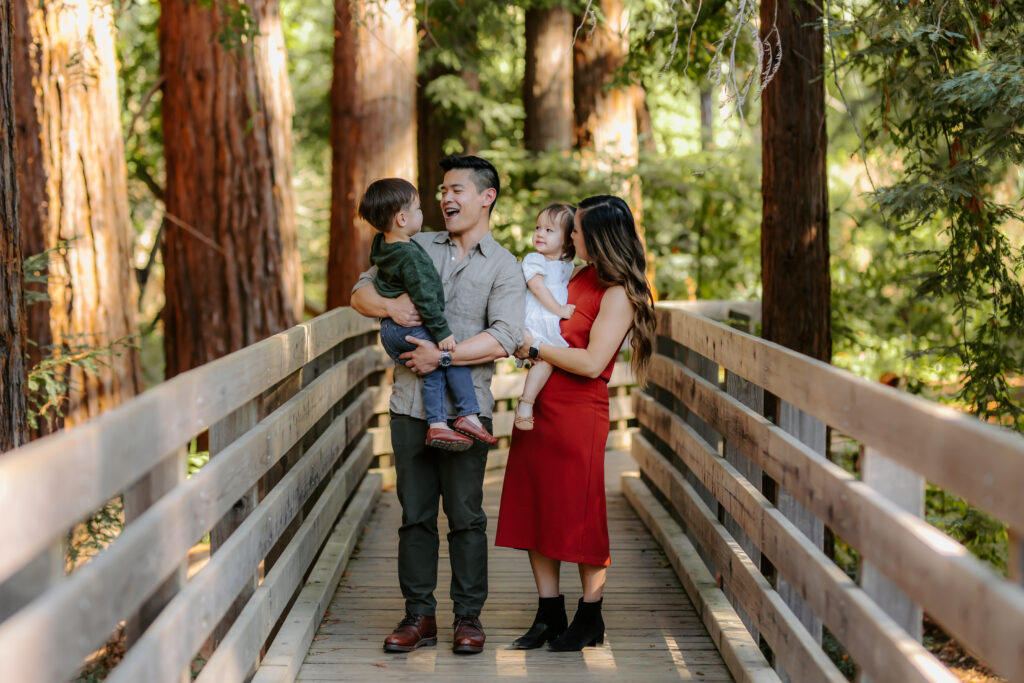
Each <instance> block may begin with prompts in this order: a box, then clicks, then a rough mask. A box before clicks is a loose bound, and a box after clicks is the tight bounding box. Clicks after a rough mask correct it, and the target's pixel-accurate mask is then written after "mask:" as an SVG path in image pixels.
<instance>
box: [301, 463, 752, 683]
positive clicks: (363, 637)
mask: <svg viewBox="0 0 1024 683" xmlns="http://www.w3.org/2000/svg"><path fill="white" fill-rule="evenodd" d="M632 468H633V462H632V460H631V459H630V458H629V456H628V454H623V453H620V452H614V453H612V452H610V453H609V458H608V460H607V470H608V472H607V477H606V479H607V490H608V522H609V527H610V533H611V542H612V562H613V564H612V566H611V568H610V569H609V571H608V587H607V589H606V591H605V599H604V617H605V622H606V624H607V627H606V635H605V643H604V645H603V646H601V647H596V648H586V649H585V650H584V651H583V652H582V653H553V652H548V651H547V650H544V649H541V650H532V651H529V652H526V651H522V650H513V649H511V648H510V644H511V642H512V640H514V639H515V638H516V637H518V636H519V635H521V634H522V633H523V632H525V631H526V629H527V628H529V625H530V622H531V621H532V618H533V612H534V609H535V606H536V592H535V589H534V584H533V577H532V575H531V573H530V568H529V563H528V562H527V559H526V554H525V553H523V552H521V551H516V550H509V549H507V548H495V547H494V533H495V526H496V520H497V515H498V501H499V498H500V494H501V477H502V470H495V471H491V472H488V473H487V477H486V478H485V482H484V509H485V511H486V512H487V516H488V521H489V523H488V530H487V531H488V538H489V541H490V544H491V552H490V556H489V568H488V575H489V583H490V594H489V597H488V600H487V604H486V605H485V607H484V612H483V614H481V621H482V622H483V625H484V629H485V631H486V632H487V647H486V649H485V650H484V652H483V653H482V654H479V655H469V656H467V655H455V654H453V653H452V652H451V640H452V628H451V618H452V617H451V609H452V603H451V600H450V598H449V597H448V586H449V582H450V578H451V571H450V566H449V564H448V554H447V543H446V541H445V538H444V535H445V533H446V531H447V521H446V520H445V519H444V514H443V512H442V513H441V519H440V520H439V522H438V528H439V530H440V532H441V551H440V555H441V558H440V560H439V563H438V588H437V591H436V596H437V601H438V606H437V615H438V644H437V647H427V648H421V649H419V650H417V651H415V652H412V653H410V654H407V655H403V654H389V653H385V652H383V650H382V648H381V645H382V643H383V639H384V637H385V636H386V635H387V634H389V633H390V632H391V629H392V628H394V625H395V624H396V623H397V622H398V620H399V619H400V618H401V617H402V613H403V606H404V602H403V600H402V598H401V592H400V590H399V588H398V576H397V549H398V526H399V523H400V518H401V510H400V507H399V505H398V501H397V498H396V496H395V492H394V490H390V491H385V492H384V494H383V495H382V496H381V501H380V503H379V505H378V508H377V509H376V510H375V511H374V513H373V517H372V518H371V519H370V522H369V524H368V525H367V528H366V530H365V532H364V534H363V537H362V538H361V539H360V541H359V547H358V548H357V549H356V551H355V552H354V553H353V555H352V559H351V560H350V562H349V566H348V567H347V568H346V571H345V574H344V576H343V578H342V580H341V583H340V584H339V586H338V589H337V591H336V592H335V595H334V598H333V600H332V601H331V605H330V607H329V608H328V611H327V614H326V616H325V618H324V621H323V623H322V624H321V625H320V628H319V630H318V632H317V636H316V638H315V639H314V641H313V644H312V646H311V647H310V650H309V653H308V654H307V656H306V659H305V661H304V662H303V665H302V668H301V669H300V671H299V680H300V681H341V680H345V681H352V680H385V679H387V680H411V679H417V680H419V679H424V678H433V679H436V680H448V679H461V678H466V679H469V678H473V679H480V678H484V677H491V678H494V677H508V678H531V677H532V678H536V679H540V680H550V679H552V678H554V677H556V676H557V677H558V678H559V679H560V680H567V681H571V680H583V679H587V680H592V679H594V678H598V679H611V678H621V677H623V676H628V677H630V678H633V679H641V680H678V681H715V682H718V681H731V680H732V678H731V676H730V674H729V672H728V670H727V669H726V667H725V664H724V663H723V661H722V658H721V656H720V655H719V653H718V651H717V650H716V649H715V646H714V643H713V642H712V640H711V638H710V637H709V636H708V633H707V630H706V629H705V627H704V625H703V624H702V623H701V619H700V616H699V615H698V614H697V612H696V611H695V610H694V608H693V605H692V604H691V603H690V601H689V599H688V597H687V595H686V593H685V592H684V591H683V589H682V587H681V586H680V584H679V580H678V579H677V578H676V576H675V574H674V573H673V571H672V568H671V567H670V566H669V564H668V562H667V560H666V559H665V557H664V555H663V554H662V553H661V551H660V549H659V548H658V546H657V544H656V543H655V541H654V539H653V538H652V537H651V536H650V534H649V533H648V532H647V530H646V528H645V527H644V525H643V523H642V522H641V521H640V520H639V519H638V518H637V516H636V515H635V514H634V513H633V511H632V510H631V509H630V507H629V504H628V503H627V502H626V500H625V498H624V497H623V496H622V494H621V486H620V484H619V475H620V473H621V472H622V471H623V470H624V469H632ZM574 569H575V568H574V567H571V566H567V567H564V568H563V572H562V582H563V592H564V593H565V595H566V607H567V609H568V610H569V616H570V619H571V618H572V613H573V612H574V611H575V607H576V601H577V599H578V598H579V595H580V587H579V578H578V577H577V575H576V572H575V570H574Z"/></svg>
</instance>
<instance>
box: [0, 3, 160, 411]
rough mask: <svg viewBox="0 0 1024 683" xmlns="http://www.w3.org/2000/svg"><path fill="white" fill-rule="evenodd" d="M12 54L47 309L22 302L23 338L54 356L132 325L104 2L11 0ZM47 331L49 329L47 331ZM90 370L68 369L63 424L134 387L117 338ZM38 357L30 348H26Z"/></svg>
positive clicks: (113, 71) (108, 12) (28, 211)
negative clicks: (25, 312)
mask: <svg viewBox="0 0 1024 683" xmlns="http://www.w3.org/2000/svg"><path fill="white" fill-rule="evenodd" d="M14 4H15V5H18V7H17V20H18V26H19V28H20V30H19V31H18V32H17V41H18V44H17V47H16V51H15V55H16V59H17V62H18V66H17V77H16V79H15V88H17V94H16V98H17V102H16V108H17V116H18V120H19V135H20V140H19V182H20V183H21V185H23V186H24V188H25V192H24V196H23V197H22V201H21V209H22V213H23V214H24V219H23V226H24V237H23V245H24V248H25V250H26V252H35V253H38V252H41V251H43V250H44V249H52V248H54V247H58V246H61V245H65V246H64V248H62V249H60V250H59V251H58V252H56V253H55V254H54V255H53V257H52V258H51V260H50V269H49V279H50V282H49V285H48V294H49V298H50V303H49V308H48V310H47V308H46V307H45V306H39V305H38V304H37V305H35V306H33V307H32V310H31V316H32V318H31V324H30V330H31V331H32V338H33V341H35V342H36V343H39V344H42V345H45V344H47V343H48V342H51V343H52V344H54V345H56V346H57V347H60V348H61V350H62V351H61V352H62V353H64V354H70V355H72V356H75V355H78V354H80V353H81V352H82V351H83V350H84V347H88V348H100V347H108V346H110V345H112V344H115V343H116V342H118V341H122V340H126V341H133V342H134V340H133V339H131V338H132V337H133V336H134V335H136V334H137V331H138V330H137V326H136V323H135V304H136V294H135V291H136V286H135V279H134V276H133V269H132V261H131V257H132V243H133V235H134V230H133V228H132V225H131V219H130V216H129V212H128V196H127V190H126V179H125V178H126V171H125V157H124V146H123V143H122V132H121V119H120V99H119V97H118V90H117V88H118V86H117V61H116V56H115V48H114V22H113V8H112V6H111V5H110V4H109V3H106V2H98V1H96V0H44V1H43V2H38V1H36V0H18V1H17V2H15V3H14ZM47 328H48V329H47ZM116 352H117V354H118V355H117V356H115V357H113V358H110V359H109V360H108V361H107V363H106V364H105V365H100V366H98V367H97V368H96V369H95V371H91V372H85V371H84V370H83V369H82V368H81V367H80V366H69V370H70V372H69V376H68V380H69V387H70V388H69V391H68V397H67V398H68V402H67V404H66V405H65V406H64V408H63V412H64V414H65V416H66V418H65V424H68V425H70V424H75V423H78V422H82V421H84V420H85V419H87V418H89V417H92V416H95V415H97V414H99V413H101V412H103V411H104V410H107V409H108V408H111V407H113V406H114V405H117V404H118V403H120V402H121V401H123V400H125V399H126V398H128V397H130V396H133V395H134V394H136V393H137V392H138V391H139V389H140V377H141V373H140V366H139V355H138V353H137V352H136V351H134V350H132V349H130V348H127V347H125V346H117V347H116ZM36 357H38V356H36Z"/></svg>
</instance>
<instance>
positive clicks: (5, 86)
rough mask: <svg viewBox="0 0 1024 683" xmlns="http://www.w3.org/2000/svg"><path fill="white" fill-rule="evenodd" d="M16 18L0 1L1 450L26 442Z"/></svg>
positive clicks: (7, 6) (7, 4)
mask: <svg viewBox="0 0 1024 683" xmlns="http://www.w3.org/2000/svg"><path fill="white" fill-rule="evenodd" d="M13 20H14V17H13V16H12V15H11V6H10V3H7V2H3V3H0V416H2V417H0V452H3V451H6V450H10V449H12V448H16V447H18V446H20V445H21V444H23V443H25V438H26V437H25V355H24V345H25V306H24V297H23V296H22V291H21V282H22V273H21V260H22V255H21V223H20V222H19V220H18V176H17V173H16V171H15V167H14V164H15V159H16V155H15V136H14V89H13V84H14V78H13V70H12V65H11V61H12V60H11V57H12V50H13V40H12V37H13V36H12V34H13V33H14V21H13Z"/></svg>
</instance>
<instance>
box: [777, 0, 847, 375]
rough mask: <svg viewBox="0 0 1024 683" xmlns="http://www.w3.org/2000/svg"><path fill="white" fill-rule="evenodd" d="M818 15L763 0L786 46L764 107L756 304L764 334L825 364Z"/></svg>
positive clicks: (800, 5) (828, 338) (785, 1)
mask: <svg viewBox="0 0 1024 683" xmlns="http://www.w3.org/2000/svg"><path fill="white" fill-rule="evenodd" d="M820 21H821V9H820V7H819V6H817V5H814V4H812V3H810V2H807V1H806V0H796V1H795V2H790V1H789V0H763V1H762V3H761V39H762V41H765V42H766V43H769V44H770V43H772V42H774V39H773V36H772V33H773V32H774V31H777V34H776V35H777V37H778V42H779V43H781V45H782V50H783V57H782V62H781V65H780V66H779V68H778V74H777V75H775V77H774V78H771V80H770V81H769V82H768V84H767V86H766V87H765V89H764V93H763V96H762V105H761V137H762V146H761V150H762V151H761V154H762V157H761V163H762V169H763V170H762V180H761V193H762V206H763V213H762V218H761V282H762V286H763V295H762V304H761V308H762V321H763V332H762V336H763V337H764V338H765V339H768V340H770V341H773V342H777V343H779V344H782V345H783V346H786V347H788V348H791V349H793V350H795V351H799V352H800V353H804V354H806V355H808V356H811V357H812V358H817V359H819V360H823V361H825V362H826V363H827V362H830V361H831V358H832V335H831V321H830V308H829V305H830V291H831V284H830V283H831V280H830V276H829V230H828V228H829V213H828V176H827V174H826V168H825V153H826V150H827V146H828V136H827V133H826V130H825V89H824V83H823V80H822V75H823V62H824V54H825V50H824V39H823V37H822V31H821V28H820V27H815V26H813V24H815V23H820ZM763 68H764V67H763ZM762 77H763V76H762Z"/></svg>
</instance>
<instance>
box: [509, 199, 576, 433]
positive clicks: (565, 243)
mask: <svg viewBox="0 0 1024 683" xmlns="http://www.w3.org/2000/svg"><path fill="white" fill-rule="evenodd" d="M575 214H576V209H575V207H572V206H569V205H568V204H550V205H548V206H547V207H546V208H545V209H544V210H543V211H541V212H540V214H539V215H538V216H537V229H536V230H535V231H534V233H533V247H534V249H536V251H535V252H534V253H532V254H527V255H526V258H524V259H523V275H525V276H526V286H527V288H528V290H529V291H528V292H527V293H526V329H528V330H529V331H530V334H531V335H533V338H534V345H535V346H536V345H537V344H540V343H541V342H543V343H545V344H551V345H552V346H563V347H565V346H569V344H568V343H566V341H565V340H564V339H562V332H561V329H560V327H559V323H560V322H561V321H562V319H568V318H570V317H571V316H572V314H573V311H574V310H575V309H576V307H575V306H572V305H570V304H567V303H566V302H567V301H568V299H569V277H570V276H571V275H572V269H573V266H572V259H573V257H574V256H575V255H576V249H575V248H574V247H573V245H572V239H570V237H569V235H570V233H571V232H572V222H573V217H574V216H575ZM552 369H553V368H552V366H551V364H550V363H545V362H544V361H540V360H538V361H532V363H531V367H530V371H529V372H528V373H527V374H526V385H525V386H524V387H523V395H522V396H521V397H520V398H519V404H518V405H517V406H516V417H515V426H516V428H517V429H522V430H524V431H525V430H529V429H533V402H534V401H535V400H537V394H539V393H540V390H541V389H543V388H544V383H545V382H547V381H548V378H549V377H550V376H551V372H552Z"/></svg>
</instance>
